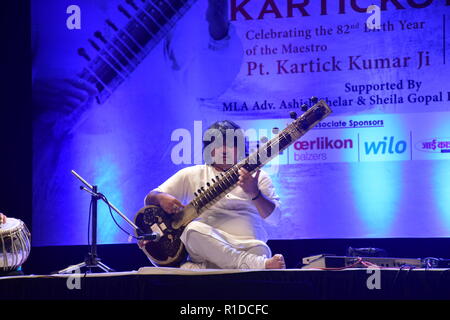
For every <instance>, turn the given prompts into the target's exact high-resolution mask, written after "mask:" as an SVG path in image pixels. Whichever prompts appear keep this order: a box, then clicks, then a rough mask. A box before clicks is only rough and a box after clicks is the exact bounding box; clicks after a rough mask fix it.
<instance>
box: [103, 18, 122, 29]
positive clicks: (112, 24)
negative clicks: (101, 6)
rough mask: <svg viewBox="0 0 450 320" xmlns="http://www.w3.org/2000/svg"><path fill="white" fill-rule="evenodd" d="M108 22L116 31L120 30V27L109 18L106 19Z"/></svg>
mask: <svg viewBox="0 0 450 320" xmlns="http://www.w3.org/2000/svg"><path fill="white" fill-rule="evenodd" d="M106 24H107V25H108V26H109V27H111V29H113V30H114V31H118V30H119V29H118V28H117V26H116V25H115V24H114V23H113V22H112V21H111V20H109V19H106Z"/></svg>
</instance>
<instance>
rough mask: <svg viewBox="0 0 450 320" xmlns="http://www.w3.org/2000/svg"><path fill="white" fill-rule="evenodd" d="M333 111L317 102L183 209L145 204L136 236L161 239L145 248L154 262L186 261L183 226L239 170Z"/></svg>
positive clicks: (225, 189)
mask: <svg viewBox="0 0 450 320" xmlns="http://www.w3.org/2000/svg"><path fill="white" fill-rule="evenodd" d="M331 112H332V111H331V109H330V107H329V106H328V105H327V104H326V102H325V101H324V100H320V101H318V102H317V103H316V104H315V105H314V106H312V107H311V108H310V109H309V110H307V111H306V112H305V113H303V114H302V115H301V116H300V117H298V118H296V119H295V120H294V121H292V122H291V123H290V124H289V125H288V126H287V127H286V128H285V129H284V130H283V131H281V132H280V133H278V134H277V135H276V136H275V137H273V138H272V139H270V140H269V141H267V142H266V143H265V144H263V145H262V146H260V147H259V148H258V149H257V150H255V151H254V152H253V153H251V154H250V155H249V156H248V157H246V158H245V159H243V160H241V161H239V162H238V163H236V164H235V165H233V166H232V167H231V168H230V169H228V170H227V171H226V172H224V173H223V174H222V175H221V176H219V177H217V178H216V179H214V181H211V182H209V183H207V187H206V186H205V188H202V189H201V190H203V191H202V192H200V194H198V195H197V196H196V197H195V198H193V200H192V201H191V202H189V203H188V204H187V205H186V206H185V207H184V209H183V211H182V212H180V213H176V214H169V213H167V212H165V211H164V210H163V209H162V208H161V207H159V206H156V205H149V206H145V207H143V208H142V209H141V210H139V211H138V213H137V214H136V216H135V218H134V222H135V224H136V226H138V227H139V229H138V230H137V231H136V235H137V236H141V235H143V234H149V233H156V234H158V240H156V241H150V242H148V243H147V244H146V245H145V246H144V247H143V251H144V253H145V254H146V256H147V257H148V258H149V260H150V261H151V263H152V264H153V265H155V266H158V267H178V266H180V265H181V264H182V263H183V262H184V261H186V259H187V256H188V254H187V251H186V249H185V247H184V244H183V242H182V241H181V235H182V233H183V231H184V229H185V228H186V226H187V225H188V224H189V223H190V222H191V221H193V220H194V219H196V218H197V217H199V216H200V215H201V214H202V212H204V211H205V210H206V209H208V208H211V207H212V206H213V205H214V204H215V203H216V202H217V201H219V200H220V199H222V198H223V197H225V195H227V194H228V193H229V192H230V191H231V190H233V189H234V188H235V187H236V186H237V182H238V180H239V169H240V168H245V169H246V170H247V171H249V172H250V173H253V172H255V171H256V170H258V169H260V168H261V167H263V166H264V165H265V164H267V163H268V162H269V161H271V160H272V159H273V158H275V157H276V156H278V154H279V153H280V152H282V151H283V150H285V149H286V148H288V147H289V146H290V145H291V144H293V143H294V142H295V141H296V140H298V139H299V138H300V137H302V136H303V135H304V134H305V133H306V132H308V131H309V130H310V129H312V128H313V127H314V126H315V125H316V124H317V123H319V122H320V121H322V120H323V119H325V118H326V117H327V116H328V115H329V114H330V113H331Z"/></svg>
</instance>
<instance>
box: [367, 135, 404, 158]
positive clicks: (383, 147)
mask: <svg viewBox="0 0 450 320" xmlns="http://www.w3.org/2000/svg"><path fill="white" fill-rule="evenodd" d="M406 149H407V143H406V141H404V140H398V141H396V140H395V137H393V136H391V137H383V140H380V141H372V142H364V152H365V153H366V155H385V154H401V153H404V152H405V151H406Z"/></svg>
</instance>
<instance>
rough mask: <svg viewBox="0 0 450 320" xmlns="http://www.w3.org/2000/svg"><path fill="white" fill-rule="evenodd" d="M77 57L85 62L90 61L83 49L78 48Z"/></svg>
mask: <svg viewBox="0 0 450 320" xmlns="http://www.w3.org/2000/svg"><path fill="white" fill-rule="evenodd" d="M77 52H78V55H80V56H82V57H83V58H85V59H86V60H87V61H91V58H90V57H89V56H88V54H87V52H86V49H84V48H79V49H78V51H77Z"/></svg>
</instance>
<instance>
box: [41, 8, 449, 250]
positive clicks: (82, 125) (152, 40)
mask: <svg viewBox="0 0 450 320" xmlns="http://www.w3.org/2000/svg"><path fill="white" fill-rule="evenodd" d="M130 3H132V4H133V5H130V4H128V3H126V2H125V1H120V0H96V1H91V0H70V1H69V0H33V1H32V48H33V103H34V114H33V117H34V120H33V124H34V126H33V139H34V141H33V226H32V227H33V228H32V230H33V244H34V245H36V246H44V245H79V244H86V243H87V236H88V232H87V230H88V213H89V204H90V196H89V195H88V194H87V193H85V192H83V191H80V189H79V186H80V182H79V181H78V180H77V179H76V178H75V177H74V176H73V175H72V174H71V173H70V172H71V170H72V169H73V170H75V171H76V172H78V173H79V174H80V175H81V176H83V177H84V178H85V179H86V180H87V181H88V182H90V183H91V184H95V185H98V187H99V190H100V191H101V192H102V193H103V194H105V195H106V196H107V197H108V199H109V200H110V201H111V202H112V203H114V204H115V205H116V206H117V207H118V208H119V209H121V210H122V212H124V213H125V214H126V215H127V216H128V217H129V218H130V219H132V218H133V217H134V215H135V213H136V212H137V211H138V210H139V209H140V208H141V207H143V200H144V197H145V195H146V194H147V192H149V191H150V190H151V189H153V188H155V187H157V186H158V185H159V184H161V183H162V182H163V181H164V180H165V179H167V178H168V177H169V176H171V175H172V174H174V173H175V172H176V171H177V170H179V169H181V168H183V167H185V166H190V165H193V164H199V163H201V161H202V160H201V157H199V154H198V152H195V151H196V149H195V147H198V145H199V141H200V140H201V139H202V132H203V131H204V130H205V129H206V127H207V126H208V125H209V124H211V123H212V122H215V121H217V120H224V119H230V120H233V121H235V122H236V123H238V124H240V125H241V126H242V127H243V128H244V129H246V130H248V129H254V130H256V132H257V135H256V136H254V137H253V139H250V145H251V147H254V146H255V145H256V144H257V140H260V139H263V138H264V136H265V137H268V138H270V137H272V136H273V132H272V128H274V127H277V128H280V129H282V128H284V127H285V126H286V125H287V124H288V123H289V122H290V121H292V120H291V119H289V112H291V111H296V112H297V113H298V114H301V112H302V111H301V108H300V106H301V105H302V104H303V103H305V102H306V103H308V98H309V97H311V96H317V97H319V98H321V99H325V100H326V101H327V102H328V104H329V105H330V107H331V108H332V110H333V114H332V115H331V116H330V117H328V118H327V119H325V120H324V121H323V122H321V123H320V124H319V125H318V126H317V127H316V128H315V129H313V130H311V131H310V132H309V133H308V134H307V135H306V136H304V137H303V138H302V139H301V140H299V141H298V142H296V143H295V144H293V145H292V146H290V147H289V149H287V150H285V151H284V152H283V153H282V154H281V155H280V156H279V157H278V158H277V159H276V160H275V161H274V162H273V163H272V164H271V165H270V166H268V167H267V168H265V170H266V171H267V172H268V173H269V174H270V175H271V177H272V179H273V181H274V184H275V186H276V188H277V191H278V193H279V195H280V197H281V201H282V211H283V217H282V219H281V222H280V224H279V226H278V227H276V228H271V229H270V233H271V238H272V239H301V238H366V237H368V238H370V237H448V236H450V201H449V199H450V161H449V159H450V81H449V80H448V79H449V74H450V55H449V53H448V52H449V51H450V45H449V40H448V39H449V35H450V28H449V25H450V20H449V17H450V10H449V9H450V1H449V0H434V1H433V0H395V1H394V0H391V1H389V0H386V1H385V0H370V1H365V0H355V1H353V0H352V1H350V0H339V1H338V0H322V1H306V0H291V1H288V0H223V1H220V0H217V1H212V0H211V1H207V0H198V1H191V0H162V1H156V0H147V1H138V0H136V1H134V2H130ZM371 5H375V6H372V7H369V6H371ZM133 6H134V7H133ZM221 6H222V7H221ZM226 20H229V29H228V36H227V37H226V38H224V39H221V40H214V39H213V37H212V34H213V33H214V28H215V27H217V26H219V27H220V26H223V24H224V21H226ZM188 133H189V135H188ZM186 145H187V146H189V147H192V150H191V148H184V149H183V150H181V151H180V149H181V147H182V146H186ZM116 219H117V220H118V221H120V223H121V225H122V226H123V227H124V228H126V229H128V230H131V229H129V228H128V226H127V225H126V224H125V223H124V222H123V221H122V220H121V219H120V218H116ZM98 236H99V243H104V244H106V243H123V242H127V241H128V237H127V235H126V234H124V233H123V232H121V231H120V230H119V229H118V228H117V227H116V226H115V224H114V223H113V221H112V219H111V217H110V216H109V212H108V209H107V207H106V206H105V205H104V204H99V234H98Z"/></svg>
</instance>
